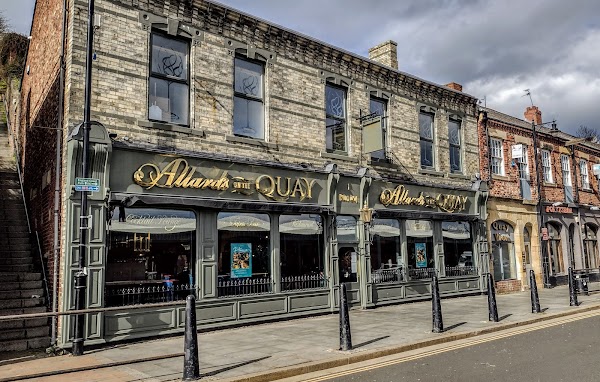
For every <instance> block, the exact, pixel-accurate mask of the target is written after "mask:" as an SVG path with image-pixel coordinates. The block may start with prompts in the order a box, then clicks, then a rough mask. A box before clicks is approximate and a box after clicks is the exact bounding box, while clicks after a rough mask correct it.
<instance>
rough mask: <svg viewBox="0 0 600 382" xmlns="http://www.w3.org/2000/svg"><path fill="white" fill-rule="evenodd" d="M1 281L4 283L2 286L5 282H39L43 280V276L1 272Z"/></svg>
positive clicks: (33, 273)
mask: <svg viewBox="0 0 600 382" xmlns="http://www.w3.org/2000/svg"><path fill="white" fill-rule="evenodd" d="M0 280H1V281H2V282H0V285H2V284H3V283H5V282H8V283H11V282H15V281H39V280H42V274H41V273H39V272H29V273H19V272H2V271H0ZM4 290H7V289H4Z"/></svg>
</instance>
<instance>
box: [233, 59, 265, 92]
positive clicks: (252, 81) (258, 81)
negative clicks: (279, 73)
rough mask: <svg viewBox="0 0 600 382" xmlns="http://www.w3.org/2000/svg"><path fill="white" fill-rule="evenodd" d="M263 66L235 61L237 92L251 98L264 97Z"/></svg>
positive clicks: (239, 60)
mask: <svg viewBox="0 0 600 382" xmlns="http://www.w3.org/2000/svg"><path fill="white" fill-rule="evenodd" d="M262 84H263V66H262V65H260V64H257V63H254V62H250V61H246V60H242V59H240V58H236V59H235V91H236V92H238V93H242V94H245V95H247V96H250V97H255V98H261V99H262V97H263V88H262V86H263V85H262Z"/></svg>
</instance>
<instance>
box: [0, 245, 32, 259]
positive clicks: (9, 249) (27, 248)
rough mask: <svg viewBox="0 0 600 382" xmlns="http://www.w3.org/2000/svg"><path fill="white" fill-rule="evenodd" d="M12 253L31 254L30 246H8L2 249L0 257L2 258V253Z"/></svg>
mask: <svg viewBox="0 0 600 382" xmlns="http://www.w3.org/2000/svg"><path fill="white" fill-rule="evenodd" d="M14 251H28V252H31V244H9V245H7V246H6V247H3V248H2V251H0V257H2V252H14Z"/></svg>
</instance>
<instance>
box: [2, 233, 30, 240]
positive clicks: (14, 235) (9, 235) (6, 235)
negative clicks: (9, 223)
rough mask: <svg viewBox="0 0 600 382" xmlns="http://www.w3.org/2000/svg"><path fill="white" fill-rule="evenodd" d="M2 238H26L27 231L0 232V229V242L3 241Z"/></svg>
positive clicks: (27, 235)
mask: <svg viewBox="0 0 600 382" xmlns="http://www.w3.org/2000/svg"><path fill="white" fill-rule="evenodd" d="M4 239H28V240H29V232H27V231H22V232H2V231H0V242H5V241H4Z"/></svg>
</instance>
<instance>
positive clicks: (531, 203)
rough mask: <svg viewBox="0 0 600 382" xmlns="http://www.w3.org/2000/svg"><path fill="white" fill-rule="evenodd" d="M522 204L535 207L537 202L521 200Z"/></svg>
mask: <svg viewBox="0 0 600 382" xmlns="http://www.w3.org/2000/svg"><path fill="white" fill-rule="evenodd" d="M523 204H525V205H528V206H537V200H534V199H523Z"/></svg>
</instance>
